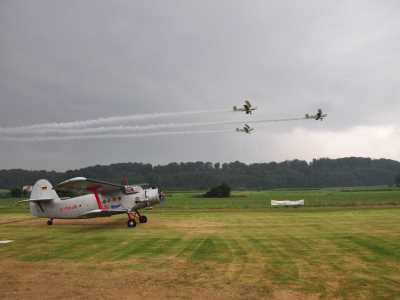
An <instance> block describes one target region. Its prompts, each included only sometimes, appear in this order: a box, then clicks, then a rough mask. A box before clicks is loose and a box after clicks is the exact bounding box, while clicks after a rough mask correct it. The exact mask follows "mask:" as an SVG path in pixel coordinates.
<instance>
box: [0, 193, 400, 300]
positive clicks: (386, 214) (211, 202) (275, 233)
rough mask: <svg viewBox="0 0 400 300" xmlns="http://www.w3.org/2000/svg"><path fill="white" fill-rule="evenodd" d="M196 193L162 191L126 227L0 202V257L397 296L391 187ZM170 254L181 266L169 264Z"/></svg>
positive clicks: (326, 294)
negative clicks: (124, 265) (296, 203)
mask: <svg viewBox="0 0 400 300" xmlns="http://www.w3.org/2000/svg"><path fill="white" fill-rule="evenodd" d="M196 195H197V194H196V193H172V195H170V197H169V199H168V200H167V202H166V203H165V204H164V205H163V206H161V207H158V208H156V209H154V210H152V211H147V212H146V214H147V215H148V217H149V220H150V221H149V223H148V224H143V225H139V226H138V227H137V228H135V229H128V228H126V225H125V217H124V216H116V217H113V218H110V219H96V220H87V221H79V222H77V221H74V220H69V221H63V222H59V221H57V220H56V221H55V225H53V226H52V227H48V226H46V225H45V220H36V221H32V220H31V219H30V217H29V215H28V214H27V213H26V207H23V206H22V207H16V206H14V202H13V201H14V200H12V199H9V200H6V201H4V200H0V223H1V222H4V221H5V220H11V221H13V220H16V222H14V223H6V222H5V224H3V225H0V239H11V240H15V242H14V243H11V244H7V245H0V263H1V260H7V259H15V260H18V261H22V262H26V263H33V262H43V261H53V260H54V261H58V260H63V261H65V262H80V263H87V264H88V265H95V264H96V263H100V262H105V261H106V262H110V263H116V264H119V263H121V262H126V261H130V260H136V262H139V263H137V268H140V269H143V270H147V269H149V268H151V267H154V264H156V265H157V268H159V269H160V268H161V269H171V270H172V271H174V272H178V273H179V272H182V274H181V278H182V279H181V280H180V281H179V282H178V283H176V284H178V285H183V286H187V287H193V288H195V287H196V286H198V285H200V286H202V285H205V286H207V285H213V286H215V287H216V288H222V287H223V286H226V285H231V286H232V287H238V288H239V289H246V288H248V289H249V288H250V289H254V290H255V291H256V292H257V293H260V295H261V293H270V292H271V291H273V290H274V289H290V290H294V291H298V292H301V293H304V294H310V295H317V296H318V297H319V298H321V299H330V298H342V299H358V298H364V299H398V297H399V295H400V276H399V274H400V206H397V205H398V204H400V202H399V200H398V199H400V197H399V196H400V194H399V192H397V191H391V192H352V193H346V192H332V191H328V192H327V191H304V192H298V191H290V192H287V191H268V192H251V193H248V192H240V193H235V194H234V197H233V198H230V199H202V198H196V197H195V196H196ZM300 198H301V199H303V198H304V199H306V203H307V204H308V205H310V206H312V207H311V208H298V209H293V208H289V209H285V208H281V209H271V208H266V207H265V206H266V205H265V203H266V200H269V199H300ZM2 201H4V202H2ZM391 204H392V206H389V205H391ZM196 208H198V209H196ZM215 208H218V209H215ZM238 208H241V209H238ZM243 208H250V209H243ZM24 210H25V211H24ZM27 224H28V225H27ZM160 260H161V263H159V262H160ZM171 261H172V262H173V261H179V262H183V263H184V265H185V268H184V269H183V270H181V269H179V268H176V269H174V268H175V266H174V264H173V263H172V262H171ZM188 274H189V275H188ZM199 274H201V275H199ZM166 280H167V279H166ZM169 284H172V283H169ZM174 284H175V283H174Z"/></svg>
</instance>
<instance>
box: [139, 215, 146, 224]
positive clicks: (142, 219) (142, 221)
mask: <svg viewBox="0 0 400 300" xmlns="http://www.w3.org/2000/svg"><path fill="white" fill-rule="evenodd" d="M139 222H140V223H147V217H146V216H140V217H139Z"/></svg>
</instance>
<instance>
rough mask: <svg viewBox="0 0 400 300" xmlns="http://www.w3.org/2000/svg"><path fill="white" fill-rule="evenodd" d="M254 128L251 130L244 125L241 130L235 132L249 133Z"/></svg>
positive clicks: (237, 129)
mask: <svg viewBox="0 0 400 300" xmlns="http://www.w3.org/2000/svg"><path fill="white" fill-rule="evenodd" d="M253 130H254V128H251V127H250V126H249V125H248V124H244V126H243V128H236V131H237V132H244V133H249V134H250V133H251V132H252V131H253Z"/></svg>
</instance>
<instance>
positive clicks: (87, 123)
mask: <svg viewBox="0 0 400 300" xmlns="http://www.w3.org/2000/svg"><path fill="white" fill-rule="evenodd" d="M228 111H229V110H198V111H182V112H168V113H151V114H140V115H127V116H115V117H106V118H98V119H91V120H83V121H73V122H61V123H42V124H34V125H27V126H18V127H0V133H19V132H30V131H37V130H41V129H71V128H88V127H91V126H102V125H107V124H115V123H125V122H131V121H138V120H146V119H156V118H162V117H177V116H184V115H196V114H205V113H207V114H213V113H221V112H228Z"/></svg>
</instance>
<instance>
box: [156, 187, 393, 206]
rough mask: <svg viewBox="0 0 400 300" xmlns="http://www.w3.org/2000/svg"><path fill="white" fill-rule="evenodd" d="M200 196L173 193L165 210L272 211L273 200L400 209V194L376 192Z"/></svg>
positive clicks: (247, 193)
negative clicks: (223, 209)
mask: <svg viewBox="0 0 400 300" xmlns="http://www.w3.org/2000/svg"><path fill="white" fill-rule="evenodd" d="M200 194H201V192H170V193H167V201H166V202H165V203H164V204H163V207H164V208H185V209H194V208H241V209H243V208H257V209H259V208H270V203H271V202H270V200H271V199H273V200H299V199H305V206H306V207H321V206H323V207H329V206H332V207H338V206H371V205H372V206H374V205H400V190H398V189H395V190H389V191H386V190H383V191H382V190H376V191H364V190H362V191H352V192H347V191H336V190H325V189H324V190H306V191H293V190H291V191H282V190H278V191H262V192H254V191H251V192H248V191H243V192H234V193H233V195H232V197H231V198H222V199H209V198H202V197H199V195H200Z"/></svg>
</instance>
